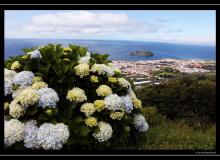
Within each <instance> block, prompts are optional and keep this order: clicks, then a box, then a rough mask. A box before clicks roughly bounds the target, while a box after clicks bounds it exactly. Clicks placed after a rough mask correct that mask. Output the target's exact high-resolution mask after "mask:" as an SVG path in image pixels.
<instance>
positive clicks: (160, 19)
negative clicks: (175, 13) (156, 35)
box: [155, 18, 175, 23]
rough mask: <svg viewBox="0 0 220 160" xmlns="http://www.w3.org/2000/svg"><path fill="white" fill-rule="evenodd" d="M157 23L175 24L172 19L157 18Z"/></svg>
mask: <svg viewBox="0 0 220 160" xmlns="http://www.w3.org/2000/svg"><path fill="white" fill-rule="evenodd" d="M155 21H156V22H159V23H168V22H173V21H175V20H174V19H171V18H169V19H168V18H157V19H155Z"/></svg>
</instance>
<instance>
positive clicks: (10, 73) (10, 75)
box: [4, 68, 17, 80]
mask: <svg viewBox="0 0 220 160" xmlns="http://www.w3.org/2000/svg"><path fill="white" fill-rule="evenodd" d="M16 74H17V73H16V72H15V71H12V70H9V69H7V68H5V69H4V77H5V78H9V79H11V80H12V79H13V78H14V76H15V75H16Z"/></svg>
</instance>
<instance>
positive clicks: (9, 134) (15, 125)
mask: <svg viewBox="0 0 220 160" xmlns="http://www.w3.org/2000/svg"><path fill="white" fill-rule="evenodd" d="M23 136H24V124H23V123H21V122H20V121H19V120H17V119H11V120H9V121H5V125H4V144H5V145H6V146H11V145H13V144H14V143H16V142H20V141H22V140H23Z"/></svg>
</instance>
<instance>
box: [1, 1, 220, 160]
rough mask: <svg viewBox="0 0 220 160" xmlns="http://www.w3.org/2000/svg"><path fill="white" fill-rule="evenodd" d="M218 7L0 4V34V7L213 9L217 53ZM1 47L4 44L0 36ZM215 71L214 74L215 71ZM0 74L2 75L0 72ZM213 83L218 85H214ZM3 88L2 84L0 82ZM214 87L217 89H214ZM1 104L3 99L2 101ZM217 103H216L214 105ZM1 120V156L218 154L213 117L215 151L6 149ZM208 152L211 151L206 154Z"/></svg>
mask: <svg viewBox="0 0 220 160" xmlns="http://www.w3.org/2000/svg"><path fill="white" fill-rule="evenodd" d="M218 7H219V6H217V5H207V6H205V5H181V6H180V5H145V4H138V5H129V4H127V5H126V4H124V5H104V4H101V5H71V4H65V5H64V4H63V5H58V4H51V5H43V4H42V5H30V4H29V5H1V6H0V16H1V20H2V23H1V30H0V31H1V35H4V10H215V11H216V53H218V52H219V47H218V46H217V44H218V38H217V37H219V36H218V34H219V32H218V30H219V26H220V25H219V21H217V20H218V19H219V18H220V10H219V9H218ZM1 37H2V39H1V41H0V42H1V46H4V36H1ZM0 49H1V53H4V47H2V48H0ZM1 58H2V59H1V60H2V62H3V63H0V65H2V67H0V69H1V71H2V72H1V73H3V72H4V70H3V64H4V55H3V54H1ZM218 61H219V58H218V54H216V67H217V69H216V70H218V66H219V65H218ZM216 74H217V73H216ZM1 76H3V74H2V75H1ZM216 78H217V81H218V74H217V76H216ZM1 80H2V81H1V82H2V83H1V84H4V81H3V77H2V78H1ZM216 86H218V85H217V84H216ZM2 87H3V85H2ZM217 90H218V89H217ZM3 92H4V91H3V88H2V89H1V94H2V97H3V95H4V93H3ZM2 106H3V102H2ZM216 106H218V102H217V105H216ZM216 113H217V114H219V109H218V107H216ZM0 114H2V115H1V118H2V119H1V121H2V122H3V121H4V111H3V107H0ZM2 124H3V123H1V127H2V129H1V130H0V131H1V132H2V133H1V136H2V137H1V138H2V143H1V146H0V147H1V150H2V151H1V153H3V154H4V155H9V154H13V155H24V154H26V155H40V154H43V155H56V156H58V155H90V156H91V155H108V156H110V155H129V156H132V155H142V156H143V155H147V156H151V155H164V156H165V155H195V156H204V155H206V156H213V155H218V154H219V144H218V143H217V142H218V140H219V139H218V137H217V135H219V129H218V125H219V117H218V116H217V119H216V128H217V129H216V132H217V133H216V150H207V151H205V150H197V151H196V150H109V151H106V150H100V151H99V150H91V151H88V150H73V151H64V150H60V151H37V150H17V151H15V150H6V149H4V144H3V141H4V140H3V139H4V129H3V127H4V125H2ZM209 152H211V153H209Z"/></svg>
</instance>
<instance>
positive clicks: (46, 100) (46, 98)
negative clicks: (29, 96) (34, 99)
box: [37, 88, 59, 108]
mask: <svg viewBox="0 0 220 160" xmlns="http://www.w3.org/2000/svg"><path fill="white" fill-rule="evenodd" d="M37 93H38V94H39V102H38V104H39V106H40V107H42V108H45V107H50V108H56V106H57V102H58V101H59V97H58V94H57V92H56V91H55V90H54V89H52V88H41V89H39V90H38V91H37Z"/></svg>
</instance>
